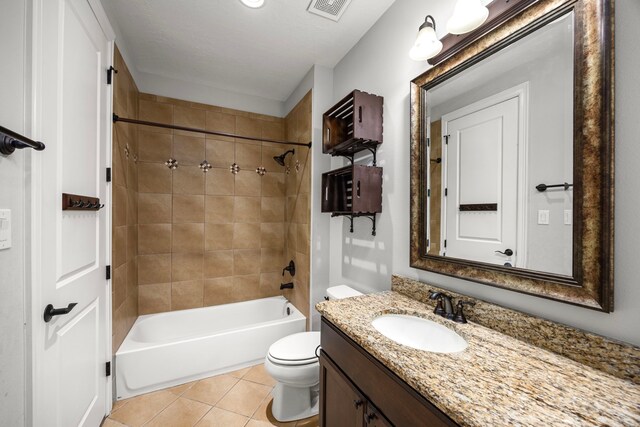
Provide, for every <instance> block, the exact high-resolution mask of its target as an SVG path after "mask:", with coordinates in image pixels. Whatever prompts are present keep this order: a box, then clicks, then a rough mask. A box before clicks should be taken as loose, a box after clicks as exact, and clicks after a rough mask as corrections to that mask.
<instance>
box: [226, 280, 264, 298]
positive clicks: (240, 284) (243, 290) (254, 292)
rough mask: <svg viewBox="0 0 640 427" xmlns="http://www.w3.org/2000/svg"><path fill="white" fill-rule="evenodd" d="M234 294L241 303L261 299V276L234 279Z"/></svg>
mask: <svg viewBox="0 0 640 427" xmlns="http://www.w3.org/2000/svg"><path fill="white" fill-rule="evenodd" d="M233 285H234V294H235V295H236V297H237V298H239V301H249V300H253V299H257V298H260V275H259V274H251V275H247V276H234V277H233Z"/></svg>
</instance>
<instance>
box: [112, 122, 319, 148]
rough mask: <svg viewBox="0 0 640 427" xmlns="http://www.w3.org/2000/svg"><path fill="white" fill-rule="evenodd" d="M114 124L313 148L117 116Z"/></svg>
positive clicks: (305, 144) (304, 144)
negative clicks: (120, 123)
mask: <svg viewBox="0 0 640 427" xmlns="http://www.w3.org/2000/svg"><path fill="white" fill-rule="evenodd" d="M113 122H114V123H116V122H124V123H132V124H136V125H144V126H154V127H159V128H165V129H175V130H183V131H187V132H195V133H206V134H208V135H218V136H226V137H228V138H238V139H246V140H251V141H261V142H272V143H274V144H287V145H298V146H301V147H309V148H311V143H310V142H309V143H304V142H289V141H277V140H275V139H265V138H252V137H250V136H240V135H234V134H232V133H225V132H216V131H212V130H204V129H196V128H190V127H185V126H177V125H166V124H164V123H156V122H147V121H145V120H135V119H127V118H124V117H120V116H118V115H117V114H114V115H113Z"/></svg>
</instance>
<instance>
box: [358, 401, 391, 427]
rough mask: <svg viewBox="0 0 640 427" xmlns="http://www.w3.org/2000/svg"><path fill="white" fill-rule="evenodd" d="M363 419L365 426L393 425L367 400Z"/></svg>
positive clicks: (389, 426)
mask: <svg viewBox="0 0 640 427" xmlns="http://www.w3.org/2000/svg"><path fill="white" fill-rule="evenodd" d="M364 419H365V422H366V424H365V425H366V426H367V427H393V424H391V422H390V421H389V420H388V419H387V418H386V417H385V416H384V415H382V413H381V412H380V411H379V410H378V408H376V407H375V406H373V404H372V403H371V402H368V401H367V407H366V410H365V417H364Z"/></svg>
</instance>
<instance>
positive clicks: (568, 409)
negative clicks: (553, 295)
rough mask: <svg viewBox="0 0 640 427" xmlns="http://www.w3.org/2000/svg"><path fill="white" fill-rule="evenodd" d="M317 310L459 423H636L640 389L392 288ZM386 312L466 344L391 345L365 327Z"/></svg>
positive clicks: (328, 303)
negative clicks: (445, 314)
mask: <svg viewBox="0 0 640 427" xmlns="http://www.w3.org/2000/svg"><path fill="white" fill-rule="evenodd" d="M316 308H317V310H318V311H319V312H320V313H321V314H322V315H323V316H324V317H325V318H326V319H327V320H329V321H330V322H331V323H333V324H334V325H335V326H337V327H338V328H340V329H341V330H342V331H343V332H345V333H346V334H347V335H348V336H349V337H350V338H351V339H353V340H354V341H355V342H356V343H358V344H359V345H360V346H361V347H363V348H364V349H365V350H366V351H368V352H369V353H370V354H371V355H373V356H374V357H375V358H376V359H378V360H379V361H380V362H381V363H383V364H384V365H385V366H387V367H388V368H389V369H390V370H391V371H393V372H394V373H395V374H396V375H398V376H399V377H400V378H402V379H403V380H404V381H405V382H406V383H407V384H409V385H410V386H411V387H413V388H414V389H415V390H416V391H418V392H419V393H420V394H422V395H423V396H424V397H425V398H426V399H428V400H429V401H430V402H432V403H433V404H434V405H435V406H437V407H438V408H439V409H440V410H441V411H443V412H444V413H446V414H447V415H449V417H451V418H452V419H453V420H454V421H456V422H457V423H458V424H460V425H463V426H489V425H491V426H507V425H518V426H540V425H553V426H569V425H570V426H583V425H597V426H600V425H608V426H639V425H640V385H638V384H635V383H634V382H632V381H629V380H625V379H621V378H617V377H614V376H612V375H609V374H607V373H604V372H602V371H599V370H596V369H594V368H591V367H589V366H586V365H583V364H581V363H578V362H575V361H573V360H571V359H568V358H566V357H563V356H560V355H558V354H556V353H552V352H550V351H547V350H544V349H542V348H540V347H536V346H534V345H531V344H528V343H526V342H524V341H520V340H518V339H516V338H513V337H511V336H508V335H505V334H502V333H500V332H497V331H495V330H493V329H489V328H487V327H484V326H481V325H478V324H474V323H473V318H470V319H469V323H467V324H458V323H454V322H452V321H449V320H446V319H443V318H441V317H439V316H436V315H434V314H433V312H432V307H430V306H428V305H426V304H424V303H422V302H420V301H417V300H415V299H411V298H409V297H407V296H405V295H403V294H400V293H398V292H394V291H389V292H383V293H378V294H370V295H363V296H359V297H353V298H347V299H342V300H334V301H325V302H321V303H319V304H318V305H317V306H316ZM389 313H397V314H410V315H416V316H419V317H424V318H426V319H429V320H432V321H434V322H438V323H440V324H443V325H445V326H447V327H449V328H451V329H453V330H455V331H456V332H457V333H458V334H460V335H461V336H462V337H464V338H465V339H466V340H467V342H468V343H469V346H468V347H467V349H466V350H464V351H462V352H459V353H451V354H439V353H430V352H426V351H421V350H414V349H412V348H409V347H406V346H403V345H400V344H397V343H395V342H394V341H391V340H390V339H388V338H386V337H384V336H383V335H382V334H380V333H379V332H378V331H377V330H375V329H374V328H373V326H372V325H371V321H372V320H373V319H374V318H375V317H377V316H379V315H381V314H389ZM468 317H470V316H468ZM567 345H571V343H567Z"/></svg>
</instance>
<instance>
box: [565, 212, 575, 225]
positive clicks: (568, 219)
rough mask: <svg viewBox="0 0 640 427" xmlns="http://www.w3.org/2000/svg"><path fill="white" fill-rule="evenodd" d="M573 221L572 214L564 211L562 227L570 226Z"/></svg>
mask: <svg viewBox="0 0 640 427" xmlns="http://www.w3.org/2000/svg"><path fill="white" fill-rule="evenodd" d="M572 220H573V212H572V211H571V209H565V210H564V225H571V221H572Z"/></svg>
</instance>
